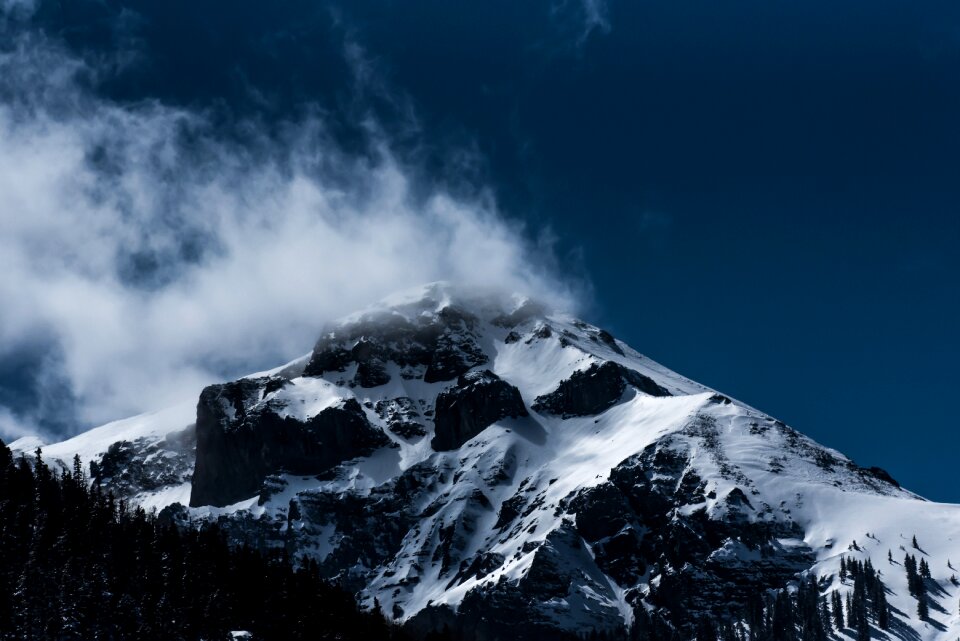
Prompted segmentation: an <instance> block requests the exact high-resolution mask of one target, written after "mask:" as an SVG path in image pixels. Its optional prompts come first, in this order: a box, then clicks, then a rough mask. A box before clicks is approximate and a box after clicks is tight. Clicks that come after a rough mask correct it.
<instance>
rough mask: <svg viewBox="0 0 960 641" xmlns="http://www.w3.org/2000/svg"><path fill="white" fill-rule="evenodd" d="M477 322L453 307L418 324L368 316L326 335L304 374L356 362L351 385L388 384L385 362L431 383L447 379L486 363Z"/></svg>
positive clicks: (318, 344)
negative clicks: (476, 332) (478, 335)
mask: <svg viewBox="0 0 960 641" xmlns="http://www.w3.org/2000/svg"><path fill="white" fill-rule="evenodd" d="M476 324H477V319H476V317H474V316H473V315H472V314H470V313H468V312H466V311H462V310H459V309H457V308H455V307H446V308H444V309H442V310H440V311H439V312H438V313H437V314H436V315H435V316H432V317H429V318H425V319H423V320H421V321H418V322H412V321H409V320H407V319H405V318H403V317H400V316H392V315H389V314H387V315H374V316H370V317H365V318H364V319H362V320H359V321H357V322H355V323H351V324H348V325H346V326H343V327H341V328H338V329H337V330H335V331H331V332H326V333H325V334H324V335H323V336H322V337H321V338H320V340H319V341H318V342H317V344H316V346H315V347H314V349H313V354H312V355H311V357H310V362H309V363H308V364H307V366H306V369H305V370H304V375H306V376H320V375H322V374H325V373H330V372H343V371H345V370H346V368H347V366H348V365H350V364H352V363H356V364H357V371H356V374H355V375H354V377H353V379H352V380H351V381H349V383H350V384H352V385H358V386H360V387H377V386H379V385H384V384H386V383H388V382H389V381H390V375H389V374H388V372H387V369H386V366H387V363H396V364H397V365H399V366H400V368H401V371H402V372H405V374H404V375H408V376H410V377H419V376H423V380H425V381H426V382H428V383H435V382H438V381H449V380H452V379H454V378H456V377H457V376H459V375H460V374H463V373H465V372H467V371H469V370H470V369H471V368H473V367H476V366H478V365H483V364H484V363H486V362H487V357H486V355H485V354H484V353H483V350H482V349H480V346H479V345H478V344H477V340H476V335H475V331H474V330H475V326H476Z"/></svg>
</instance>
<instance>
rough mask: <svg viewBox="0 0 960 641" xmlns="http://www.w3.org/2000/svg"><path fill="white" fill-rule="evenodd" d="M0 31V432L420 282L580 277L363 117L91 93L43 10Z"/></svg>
mask: <svg viewBox="0 0 960 641" xmlns="http://www.w3.org/2000/svg"><path fill="white" fill-rule="evenodd" d="M5 6H7V8H8V9H9V7H11V6H12V7H14V8H16V7H17V6H18V5H17V4H16V3H14V4H9V3H8V5H5ZM0 13H2V9H0ZM0 19H4V20H6V18H0ZM12 24H13V22H7V24H6V27H4V28H3V29H0V33H2V32H4V31H6V32H10V31H11V30H13V27H12V26H11V25H12ZM8 35H9V34H8ZM8 41H9V42H11V43H12V44H11V45H10V46H8V47H5V48H3V49H0V300H2V301H3V303H2V308H0V363H3V364H4V365H3V370H4V371H3V372H2V373H3V375H4V376H6V379H0V382H2V381H3V380H9V379H11V377H12V378H14V379H16V380H17V381H18V383H17V386H15V387H10V386H9V385H8V387H7V389H6V390H4V393H3V394H2V395H0V437H2V438H4V439H10V438H14V437H17V436H20V435H23V434H26V433H31V432H37V431H40V432H44V431H46V432H48V433H49V432H51V431H54V432H55V431H67V430H74V429H79V428H81V427H86V426H90V425H94V424H98V423H101V422H105V421H108V420H111V419H116V418H120V417H123V416H128V415H131V414H135V413H138V412H142V411H148V410H151V409H155V408H159V407H163V406H165V405H168V404H170V403H172V402H177V401H182V400H184V399H186V398H190V397H191V395H193V394H195V393H197V392H198V391H199V389H200V388H201V387H202V386H203V385H204V384H206V383H209V382H211V381H214V380H217V379H218V378H220V377H223V376H230V375H237V374H241V373H244V372H245V371H249V370H254V369H257V368H260V367H264V366H272V365H276V364H279V363H280V362H282V360H283V359H284V358H288V357H291V356H295V355H298V354H300V353H303V352H305V351H306V350H307V349H308V348H309V346H310V345H311V344H312V342H313V340H314V339H315V337H316V334H317V333H318V331H319V328H320V326H321V325H322V324H323V322H324V321H325V320H328V319H330V318H333V317H336V316H338V315H341V314H344V313H347V312H350V311H352V310H354V309H355V308H358V307H361V306H363V305H365V304H367V303H369V302H371V301H373V300H376V299H378V298H380V297H381V296H383V295H386V294H388V293H390V292H392V291H395V290H398V289H403V288H406V287H410V286H413V285H416V284H419V283H422V282H426V281H431V280H438V279H445V280H452V281H457V282H462V283H465V284H482V285H497V286H501V287H503V288H506V289H511V290H518V291H525V292H530V293H532V294H534V295H537V296H540V297H544V298H547V299H549V300H552V302H554V303H559V304H569V303H570V302H571V301H572V300H573V298H574V296H573V294H572V290H571V288H570V287H569V286H568V284H566V283H565V282H563V281H562V280H561V279H560V278H558V277H557V276H556V273H557V271H556V269H555V268H554V267H553V265H554V260H553V259H552V258H551V254H550V250H549V247H548V246H545V245H544V244H543V243H537V242H531V241H530V240H529V234H527V233H526V232H525V231H524V230H522V229H520V228H519V227H518V226H517V225H515V224H512V223H511V222H508V221H507V219H506V218H505V217H504V216H503V215H502V213H501V212H500V211H498V208H497V205H496V203H495V202H494V199H493V198H492V196H491V195H490V193H489V191H487V190H484V189H482V188H475V189H470V190H463V189H458V190H457V191H456V194H454V193H453V192H451V191H450V190H447V189H445V188H443V187H442V186H439V185H436V184H434V185H433V186H431V185H430V183H429V182H427V181H426V180H425V177H424V176H423V174H422V172H419V171H418V170H417V169H416V167H414V166H412V165H410V164H408V163H407V162H405V161H404V160H403V159H401V158H400V157H399V155H398V154H397V153H395V152H394V151H393V150H392V148H391V144H390V140H389V138H388V136H386V135H384V134H382V133H379V132H378V129H377V127H376V125H375V123H368V126H366V128H365V131H366V140H365V141H364V149H365V151H364V152H363V153H356V152H348V151H345V150H344V149H343V148H342V146H340V145H338V144H337V143H335V142H334V140H333V138H332V137H331V136H330V135H328V129H327V126H326V122H325V120H324V118H323V117H321V116H316V117H307V118H303V119H301V120H299V121H297V122H293V123H287V124H284V125H283V126H281V127H271V128H270V133H267V132H266V128H265V127H263V126H261V125H260V124H258V123H257V122H256V121H255V120H251V121H250V122H248V123H246V124H243V125H242V126H241V127H239V128H237V129H238V130H239V131H240V132H241V133H242V135H240V136H237V135H231V136H224V135H222V134H221V133H220V132H219V130H218V128H217V126H215V125H214V123H213V122H212V119H211V117H210V116H209V114H207V113H204V112H201V111H192V110H187V109H183V108H177V107H172V106H169V105H164V104H160V103H159V102H140V103H137V104H120V103H117V102H114V101H111V100H108V99H106V98H103V97H101V96H100V95H99V94H98V93H97V91H96V89H95V87H96V86H97V82H98V75H99V74H100V73H101V72H102V69H101V68H100V66H99V65H101V64H106V62H104V61H98V62H93V63H92V62H90V61H88V60H83V59H81V58H80V57H78V56H77V55H75V54H72V53H70V52H68V51H67V50H66V49H65V48H63V47H62V46H61V45H59V44H58V43H56V42H55V41H52V40H50V39H49V38H47V37H45V36H43V35H40V34H39V33H38V32H36V31H29V30H24V29H19V28H18V29H17V33H16V35H15V37H13V38H8ZM464 194H468V195H464ZM48 435H49V434H48Z"/></svg>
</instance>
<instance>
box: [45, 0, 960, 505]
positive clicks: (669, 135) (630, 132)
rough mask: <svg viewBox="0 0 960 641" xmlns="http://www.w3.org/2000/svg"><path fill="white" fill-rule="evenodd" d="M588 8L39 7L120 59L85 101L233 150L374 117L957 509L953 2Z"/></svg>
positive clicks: (604, 280) (442, 168)
mask: <svg viewBox="0 0 960 641" xmlns="http://www.w3.org/2000/svg"><path fill="white" fill-rule="evenodd" d="M585 6H587V5H584V4H581V3H580V2H576V1H567V2H530V3H526V2H519V3H518V2H508V1H499V0H498V1H494V2H475V3H464V2H444V1H439V0H437V1H434V2H429V1H419V0H411V1H408V2H402V3H401V2H391V1H385V0H381V1H370V0H361V1H352V2H349V3H343V4H339V3H324V2H316V1H310V2H306V1H302V0H291V1H288V2H284V3H273V4H263V3H259V2H250V1H248V0H232V1H231V2H224V1H211V2H203V3H196V2H185V1H171V2H163V3H153V2H130V3H119V2H107V3H101V2H87V1H86V0H78V1H76V2H70V3H58V4H50V3H48V4H42V5H41V6H40V11H39V13H38V15H37V17H36V20H38V21H39V23H40V24H42V25H44V27H45V29H46V30H47V31H48V33H50V34H53V35H55V36H56V37H57V38H61V39H63V40H64V41H65V42H67V43H68V44H69V46H71V47H72V48H74V49H75V50H76V51H78V52H82V53H83V54H84V55H87V56H96V55H102V54H104V53H109V52H115V51H117V50H120V49H130V50H135V51H137V52H138V55H137V58H136V60H135V62H134V63H133V64H130V65H128V66H126V67H123V68H122V69H121V70H119V71H117V72H116V73H115V74H113V75H109V76H108V77H105V78H103V79H102V82H101V84H99V85H98V88H97V90H98V91H100V92H102V93H104V94H106V95H108V96H110V97H112V98H114V99H116V100H119V101H127V102H137V101H142V100H144V99H150V98H158V99H160V100H162V101H164V102H167V103H169V104H181V105H185V106H189V107H192V108H202V109H207V110H210V111H211V112H212V113H214V114H216V118H217V121H218V122H219V123H221V125H222V127H223V129H224V133H225V135H231V136H235V137H236V138H237V139H238V140H242V139H243V128H242V127H240V126H237V125H236V123H237V122H239V121H244V122H249V121H250V119H256V120H257V121H258V122H260V123H261V124H263V125H265V126H267V127H276V128H278V129H279V128H282V126H283V124H284V123H285V122H288V121H290V120H295V119H297V118H298V117H299V116H300V115H301V114H303V113H304V112H305V111H307V110H311V109H317V108H318V107H319V109H320V110H322V111H323V113H324V114H325V117H326V118H327V119H328V121H329V122H330V123H333V124H334V126H335V133H336V135H337V136H338V137H339V138H340V139H341V142H342V143H343V144H345V145H350V144H352V143H356V144H358V145H359V144H360V143H359V142H358V141H359V139H360V138H361V136H360V135H359V134H358V124H357V123H358V122H360V121H361V120H362V119H363V117H364V116H365V115H373V116H375V118H376V120H377V121H378V122H379V123H380V126H382V127H383V128H384V129H385V130H387V131H388V133H389V134H390V136H391V137H392V139H393V140H395V141H396V144H397V146H398V148H400V149H401V150H402V152H403V153H404V154H406V155H407V156H408V157H409V158H411V159H415V160H416V162H417V163H418V165H419V166H421V167H423V176H424V181H425V182H431V181H432V182H442V183H445V184H448V185H449V186H450V188H453V189H456V188H457V185H459V184H468V183H473V184H488V185H491V186H492V187H493V189H494V190H495V192H496V196H497V198H498V200H499V202H500V203H501V206H502V208H503V209H504V210H505V211H506V212H507V213H508V215H509V216H511V217H513V218H515V219H518V220H522V221H525V223H526V224H527V229H528V231H529V233H530V234H531V236H536V235H539V234H541V233H542V231H543V230H544V229H547V228H549V230H551V232H552V234H553V235H554V236H555V237H556V239H557V240H556V242H557V247H556V249H557V253H558V255H559V256H560V257H561V259H562V262H563V268H564V270H565V271H566V272H567V273H568V274H569V275H571V276H572V277H574V278H583V279H587V280H588V281H589V282H590V283H591V284H592V287H593V301H594V302H593V309H592V310H589V312H588V313H587V314H586V315H587V316H590V317H591V318H592V319H593V320H595V321H597V322H599V323H601V324H604V325H606V326H607V327H608V328H609V329H610V330H611V331H613V332H614V334H615V335H617V336H618V337H620V338H622V339H623V340H625V341H627V342H628V343H630V344H631V345H633V346H634V347H636V348H637V349H639V350H640V351H642V352H644V353H646V354H648V355H649V356H651V357H653V358H656V359H658V360H660V361H661V362H663V363H664V364H665V365H667V366H669V367H671V368H673V369H675V370H677V371H679V372H681V373H683V374H685V375H687V376H689V377H691V378H693V379H695V380H698V381H700V382H703V383H705V384H707V385H710V386H713V387H716V388H718V389H720V390H722V391H724V392H725V393H728V394H730V395H733V396H735V397H738V398H740V399H741V400H743V401H745V402H748V403H750V404H752V405H754V406H756V407H758V408H760V409H762V410H764V411H766V412H768V413H770V414H772V415H774V416H777V417H779V418H782V419H784V420H786V421H787V422H789V423H790V424H791V425H793V426H795V427H796V428H798V429H799V430H801V431H803V432H805V433H807V434H809V435H811V436H812V437H814V438H816V439H817V440H819V441H821V442H823V443H825V444H827V445H829V446H832V447H835V448H837V449H839V450H841V451H843V452H844V453H846V454H848V455H849V456H851V457H852V458H854V459H855V460H857V461H858V462H859V463H861V464H864V465H879V466H882V467H884V468H886V469H888V470H889V471H890V472H891V473H892V474H893V475H894V477H896V478H897V479H898V480H900V481H901V482H902V483H903V484H904V485H906V486H907V487H909V488H911V489H913V490H915V491H917V492H919V493H921V494H923V495H925V496H928V497H930V498H932V499H935V500H947V501H960V490H958V489H957V488H956V487H955V486H954V484H953V478H954V477H953V473H954V465H953V463H954V460H955V458H956V456H957V455H958V452H960V430H958V429H957V427H958V425H957V419H956V416H955V412H954V410H953V407H952V406H953V403H954V402H955V401H956V398H957V391H956V390H957V389H958V386H960V374H958V367H957V361H958V360H960V337H958V327H960V286H958V277H960V252H958V251H957V245H958V242H960V4H958V3H956V2H915V1H906V0H905V1H902V2H889V1H876V2H862V1H857V2H847V1H842V0H841V1H837V0H832V1H830V2H826V1H820V0H812V1H807V2H797V1H782V0H753V1H744V0H734V1H732V2H715V1H712V0H711V1H707V0H687V1H684V2H676V1H675V0H657V1H650V2H648V1H645V0H643V1H637V2H610V3H609V4H607V5H605V18H606V24H605V25H593V28H592V29H590V30H589V31H588V29H587V27H588V26H589V25H588V23H587V22H585V20H586V15H587V14H586V13H585V11H584V7H585ZM351 47H356V49H355V50H356V51H359V52H360V53H359V59H360V60H362V61H364V62H363V65H365V68H369V69H370V70H371V73H372V76H373V77H374V78H375V80H374V81H371V82H369V83H367V84H365V85H364V86H362V87H361V86H358V84H357V75H356V63H354V66H353V67H351V65H350V64H348V58H349V56H345V55H344V52H345V50H346V51H350V50H351ZM355 60H356V59H355ZM411 114H413V115H411ZM457 150H461V151H462V150H468V151H469V152H470V153H469V154H460V153H457Z"/></svg>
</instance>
